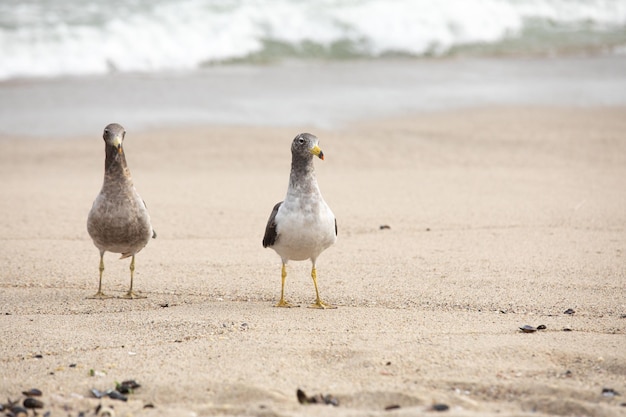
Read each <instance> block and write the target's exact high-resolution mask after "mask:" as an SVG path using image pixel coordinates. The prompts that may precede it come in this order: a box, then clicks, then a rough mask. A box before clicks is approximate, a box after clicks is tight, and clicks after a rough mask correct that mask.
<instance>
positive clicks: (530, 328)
mask: <svg viewBox="0 0 626 417" xmlns="http://www.w3.org/2000/svg"><path fill="white" fill-rule="evenodd" d="M519 329H520V330H521V331H522V332H523V333H534V332H536V331H537V329H536V328H535V327H533V326H530V325H528V324H525V325H523V326H522V327H520V328H519Z"/></svg>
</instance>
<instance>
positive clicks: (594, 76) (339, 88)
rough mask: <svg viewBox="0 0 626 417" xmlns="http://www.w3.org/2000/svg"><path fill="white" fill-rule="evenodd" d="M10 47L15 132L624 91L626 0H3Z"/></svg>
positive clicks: (1, 32)
mask: <svg viewBox="0 0 626 417" xmlns="http://www.w3.org/2000/svg"><path fill="white" fill-rule="evenodd" d="M0 51H1V59H0V110H1V111H2V114H3V116H0V124H1V125H2V126H3V128H1V129H0V133H4V134H25V135H30V134H34V135H40V134H50V129H49V128H48V126H49V125H50V123H54V121H57V123H61V122H60V121H59V118H62V119H63V118H65V119H66V118H68V117H69V114H70V113H72V112H74V113H76V114H78V115H79V116H80V115H82V117H79V119H81V120H80V122H77V123H74V124H64V125H63V126H60V128H61V132H59V133H61V134H65V133H67V134H79V133H83V132H87V131H92V130H93V129H94V126H92V124H97V126H98V129H97V130H100V128H101V126H100V125H104V124H106V123H105V122H106V120H109V121H110V120H112V119H118V118H124V119H126V120H131V121H132V122H136V123H137V125H138V126H142V127H150V125H151V123H154V122H155V119H158V122H159V123H163V124H178V123H200V124H202V123H234V124H241V123H247V124H259V123H260V124H268V123H269V124H276V123H278V124H294V123H295V124H312V125H316V126H322V127H328V126H332V125H334V124H336V123H337V122H342V121H346V120H352V119H354V118H360V117H363V116H369V115H372V114H379V113H380V114H382V115H385V114H388V113H396V112H398V111H408V112H410V111H414V110H420V109H424V108H447V107H450V106H456V105H462V106H465V105H468V104H470V103H471V104H485V105H489V104H500V103H508V102H513V103H514V104H520V103H521V104H527V102H536V101H540V102H541V101H543V100H548V104H566V105H570V104H574V105H580V104H583V105H584V104H587V103H586V102H585V99H583V97H591V98H590V100H591V102H590V103H588V104H592V105H595V104H601V105H615V104H617V105H621V104H624V102H625V101H626V98H624V95H626V94H625V93H624V92H623V91H619V90H620V89H621V88H623V87H624V84H623V80H622V78H623V76H622V75H621V74H622V72H626V65H625V62H626V0H439V1H430V0H319V1H304V0H272V1H269V0H265V1H261V0H126V1H122V0H110V1H93V0H92V1H85V0H47V1H46V0H3V1H2V2H0ZM540 63H543V65H542V64H540ZM546 63H548V64H546ZM388 64H389V65H388ZM546 65H548V66H546ZM552 65H554V68H555V69H556V71H552V70H551V69H550V68H551V67H550V66H552ZM72 77H78V78H72ZM155 77H156V78H155ZM563 79H565V80H569V81H571V83H572V86H573V85H576V86H577V87H576V89H571V88H565V89H563V88H561V87H559V86H558V85H557V86H556V88H561V89H560V90H558V91H557V93H558V94H560V95H561V96H562V97H561V98H559V99H558V100H562V101H564V102H563V103H561V102H557V103H553V102H552V101H550V100H556V98H555V92H554V91H551V92H547V91H546V87H547V86H553V85H554V84H555V83H556V84H559V83H563V82H564V81H563ZM72 80H74V81H75V82H76V83H78V84H70V82H71V81H72ZM515 80H517V81H518V82H517V84H516V85H517V87H515V86H513V85H512V84H511V81H515ZM607 82H610V83H611V84H610V85H609V84H606V83H607ZM24 83H27V84H28V85H29V88H24ZM481 83H482V85H481ZM616 83H617V84H616ZM503 85H508V87H509V88H513V90H510V89H509V88H507V89H503ZM436 87H442V88H439V89H437V88H436ZM580 88H586V89H588V91H580ZM542 91H543V92H544V93H545V94H543V95H542ZM329 95H331V97H332V100H328V98H329ZM304 96H306V97H304ZM261 99H263V100H261ZM289 100H294V101H292V102H291V103H290V104H289V105H286V102H287V101H289ZM558 100H557V101H558ZM598 100H600V101H599V102H598ZM329 101H332V102H333V103H335V105H336V107H334V106H333V103H328V102H329ZM379 101H382V102H383V103H384V105H383V103H378V102H379ZM394 103H395V104H394ZM392 104H393V105H392ZM94 111H98V112H99V113H98V117H97V119H96V118H95V117H93V114H94ZM341 112H343V113H342V114H343V115H338V113H341ZM42 113H43V114H42ZM103 113H104V114H103ZM34 114H39V115H38V116H36V115H34ZM316 115H317V116H316ZM103 119H105V120H103ZM9 122H12V123H9ZM97 130H96V131H97ZM64 132H65V133H64Z"/></svg>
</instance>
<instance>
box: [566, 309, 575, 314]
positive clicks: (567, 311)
mask: <svg viewBox="0 0 626 417" xmlns="http://www.w3.org/2000/svg"><path fill="white" fill-rule="evenodd" d="M574 313H575V311H574V310H573V309H571V308H568V309H567V310H565V311H564V312H563V314H574Z"/></svg>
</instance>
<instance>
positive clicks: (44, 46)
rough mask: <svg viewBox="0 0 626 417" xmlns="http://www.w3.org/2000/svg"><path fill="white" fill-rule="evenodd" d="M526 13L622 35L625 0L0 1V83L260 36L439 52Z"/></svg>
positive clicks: (170, 64) (202, 55)
mask: <svg viewBox="0 0 626 417" xmlns="http://www.w3.org/2000/svg"><path fill="white" fill-rule="evenodd" d="M533 19H534V20H535V21H538V20H539V21H544V22H551V23H552V24H554V25H557V26H558V24H569V25H574V28H576V27H581V28H584V29H585V30H592V31H606V30H616V31H621V32H622V33H623V30H624V26H625V25H626V0H438V1H431V0H393V1H390V0H350V1H348V0H325V1H319V2H305V1H299V0H273V1H261V0H247V1H237V0H180V1H179V0H161V1H159V2H153V1H151V0H137V1H135V2H133V3H126V2H123V1H114V0H112V1H110V2H98V3H92V4H91V5H88V6H85V5H84V2H82V1H80V0H57V1H55V2H45V3H44V2H39V1H36V0H21V1H18V0H4V1H3V2H1V3H0V51H1V59H0V79H9V78H13V77H32V76H37V77H41V76H57V75H82V74H105V73H108V72H112V71H123V72H126V71H140V72H155V71H163V70H192V69H195V68H198V67H199V66H200V65H202V64H203V63H206V62H211V61H218V62H219V61H224V60H229V59H234V58H245V57H246V56H248V55H250V54H252V53H255V52H259V51H261V50H262V49H263V47H264V41H267V40H272V41H278V42H283V43H285V44H289V45H293V46H294V47H295V48H298V47H299V46H300V45H301V43H302V42H304V41H309V42H313V43H316V44H319V45H321V46H325V47H329V46H331V45H332V44H333V43H336V42H340V41H347V42H349V43H350V44H351V45H353V47H354V48H356V49H357V52H359V53H362V54H365V55H371V56H379V55H382V54H385V53H387V52H402V53H408V54H414V55H423V54H444V53H446V52H447V51H449V50H450V48H452V47H455V46H459V45H465V44H473V43H487V44H489V43H495V42H499V41H501V40H502V39H504V38H505V37H515V36H520V34H522V33H523V29H524V28H525V26H526V25H527V24H528V22H530V21H531V20H533ZM546 26H549V25H546Z"/></svg>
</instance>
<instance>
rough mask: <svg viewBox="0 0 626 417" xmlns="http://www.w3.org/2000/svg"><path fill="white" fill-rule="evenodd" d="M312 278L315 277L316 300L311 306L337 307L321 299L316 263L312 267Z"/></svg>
mask: <svg viewBox="0 0 626 417" xmlns="http://www.w3.org/2000/svg"><path fill="white" fill-rule="evenodd" d="M311 278H313V285H314V286H315V302H314V303H313V304H311V305H310V306H309V308H322V309H324V308H337V307H335V306H332V305H330V304H326V303H325V302H323V301H322V300H321V299H320V292H319V290H318V289H317V271H316V270H315V264H314V265H313V268H312V269H311Z"/></svg>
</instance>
